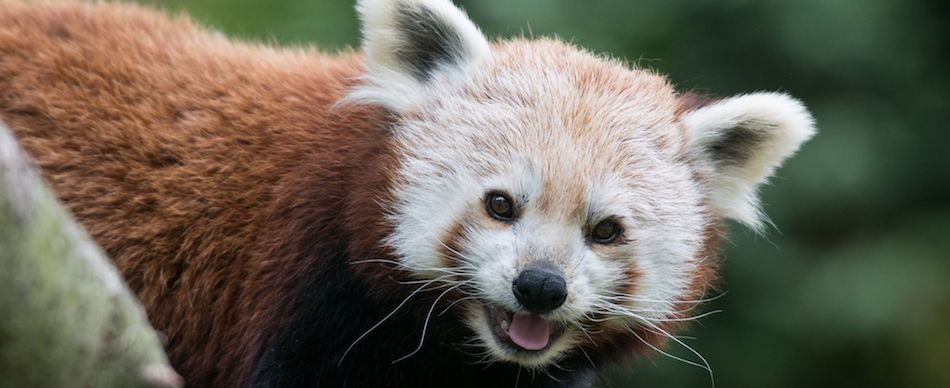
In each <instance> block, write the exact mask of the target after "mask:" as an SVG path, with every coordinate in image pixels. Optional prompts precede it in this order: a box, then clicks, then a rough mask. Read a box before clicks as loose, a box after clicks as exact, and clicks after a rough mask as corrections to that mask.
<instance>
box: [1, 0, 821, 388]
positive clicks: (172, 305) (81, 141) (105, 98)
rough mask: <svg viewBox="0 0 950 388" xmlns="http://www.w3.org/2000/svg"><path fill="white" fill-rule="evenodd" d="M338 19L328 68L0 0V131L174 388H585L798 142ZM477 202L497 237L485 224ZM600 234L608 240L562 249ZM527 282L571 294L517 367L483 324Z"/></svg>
mask: <svg viewBox="0 0 950 388" xmlns="http://www.w3.org/2000/svg"><path fill="white" fill-rule="evenodd" d="M359 7H360V9H359V10H360V13H361V16H362V19H363V34H364V47H363V52H361V53H357V52H352V53H342V54H339V55H328V54H324V53H320V52H317V51H313V50H304V49H285V48H273V47H268V46H264V45H257V44H248V43H238V42H232V41H229V40H228V39H226V38H223V37H221V36H220V35H218V34H215V33H212V32H210V31H208V30H206V29H204V28H202V27H200V26H196V25H195V24H194V23H192V22H191V21H189V20H187V19H186V18H183V17H178V18H169V17H167V16H165V15H162V14H160V13H158V12H155V11H151V10H147V9H143V8H140V7H138V6H130V5H115V4H106V3H92V4H90V3H83V4H80V3H72V2H65V3H63V2H59V3H47V2H32V3H24V2H20V1H11V0H0V120H2V121H3V122H5V123H6V124H7V125H8V126H9V127H10V128H11V129H13V130H14V132H15V134H16V136H17V137H18V139H19V141H20V142H21V144H22V145H23V147H24V148H26V149H27V150H28V152H29V153H30V154H31V155H32V156H33V157H34V158H35V160H36V163H37V164H38V165H39V166H40V167H41V169H42V172H43V175H44V177H45V178H46V179H47V180H48V182H49V183H50V184H51V186H52V187H53V189H54V190H55V192H56V193H57V194H58V196H59V198H60V199H61V200H62V201H63V202H64V203H65V204H66V205H67V206H68V207H69V209H70V210H71V211H72V212H73V213H74V214H75V215H76V217H77V218H78V220H79V221H80V222H81V223H82V224H83V225H84V226H85V227H86V228H87V229H88V230H89V232H90V233H91V234H92V235H93V236H94V238H95V239H96V241H97V242H98V243H99V244H100V245H102V246H103V248H104V249H105V250H106V251H107V252H108V253H109V255H110V256H111V257H112V258H113V259H114V261H115V263H116V265H117V266H118V268H119V269H120V270H121V272H122V274H123V275H124V276H125V279H126V281H127V282H128V283H129V285H130V286H131V288H132V289H133V290H134V291H135V292H136V293H137V295H138V297H139V299H140V300H141V301H142V303H143V304H144V305H145V306H146V308H147V312H148V316H149V318H150V320H151V322H152V323H153V324H154V326H155V327H156V328H157V329H159V330H160V331H161V332H162V333H164V335H165V336H166V337H167V344H168V345H167V350H168V353H169V357H170V359H171V360H172V362H173V364H174V365H175V367H176V368H177V369H178V370H179V372H181V373H182V374H183V376H184V377H185V378H186V381H187V383H188V385H189V386H196V387H202V386H221V387H236V386H261V387H277V386H280V387H290V386H293V387H298V386H299V387H313V386H325V387H369V386H388V387H397V386H406V387H420V386H453V387H464V386H471V387H485V386H496V385H504V386H523V387H528V386H585V385H588V384H590V382H591V381H592V379H593V378H594V377H595V376H596V374H597V372H599V371H600V370H602V368H603V367H604V366H605V365H608V364H609V363H610V362H613V361H618V360H623V359H626V358H627V357H629V356H631V355H633V354H636V353H638V352H642V351H644V350H647V351H648V350H650V349H651V348H654V347H659V346H663V344H664V343H665V341H667V340H670V339H671V338H666V337H669V334H668V333H669V332H671V330H674V329H675V328H676V327H677V326H678V325H679V324H680V323H681V321H684V320H689V318H690V317H691V316H692V315H695V313H696V311H695V310H693V309H692V308H693V307H694V305H695V304H696V303H697V301H699V300H701V299H702V298H703V296H704V295H705V294H706V291H707V289H708V288H709V287H710V285H711V284H712V281H713V279H714V272H715V263H716V257H715V256H716V249H717V247H718V241H719V239H720V238H721V237H722V234H723V228H722V220H723V219H724V218H733V219H736V220H739V221H741V222H744V223H746V224H749V225H751V226H753V227H756V226H757V225H759V224H760V221H759V220H760V217H761V216H760V214H759V210H758V206H757V198H756V195H755V192H756V188H757V187H758V185H760V184H761V183H762V182H764V181H765V179H766V178H768V176H769V175H771V173H772V172H773V170H774V169H775V168H777V167H778V165H779V164H780V163H781V162H782V160H784V159H785V158H786V157H787V156H789V155H790V154H791V153H793V152H794V151H795V150H796V149H797V148H798V146H799V145H800V144H801V143H802V142H804V141H805V140H807V139H808V138H809V137H810V136H811V135H812V133H813V128H812V124H811V118H810V116H809V115H808V113H807V112H806V111H805V110H804V108H803V107H802V106H801V104H800V103H799V102H797V101H795V100H793V99H791V98H789V97H787V96H784V95H778V94H769V93H762V94H754V95H746V96H740V97H735V98H730V99H723V100H710V99H701V98H698V97H696V96H692V95H683V94H679V93H677V92H675V91H674V90H673V88H672V87H671V86H670V85H669V83H668V82H667V81H666V79H665V78H663V77H662V76H659V75H656V74H652V73H649V72H645V71H642V70H638V69H628V68H626V67H625V66H623V65H622V64H619V63H617V62H615V61H611V60H607V59H603V58H601V57H598V56H595V55H591V54H589V53H586V52H584V51H581V50H578V49H576V48H574V47H571V46H569V45H566V44H564V43H561V42H557V41H553V40H541V41H527V40H515V41H506V42H494V43H490V42H488V41H487V40H486V39H485V38H484V37H483V36H482V35H481V33H480V32H479V31H478V29H477V28H475V27H474V25H472V24H471V22H470V21H468V19H467V18H466V17H465V15H464V14H463V13H462V12H461V11H459V10H458V9H456V8H454V6H452V5H451V4H450V3H448V2H447V1H444V0H366V1H362V2H360V5H359ZM498 190H502V191H505V190H507V192H509V193H510V197H511V198H512V199H513V201H514V202H516V203H517V204H519V206H521V207H519V209H523V210H519V213H518V217H519V218H518V219H517V223H515V222H514V221H512V222H508V223H505V222H498V220H497V219H492V218H491V217H489V216H487V215H486V214H485V207H484V206H483V205H482V204H481V202H480V201H481V200H482V198H483V196H484V195H485V193H486V192H489V193H493V192H497V191H498ZM602 219H606V220H613V221H611V222H615V223H617V224H620V227H621V229H620V232H618V233H619V237H617V238H618V240H617V243H616V244H613V245H610V244H600V243H591V241H590V240H589V239H588V238H587V237H585V236H587V234H586V233H590V230H591V229H592V228H594V227H595V226H597V225H602V224H597V223H596V222H594V221H597V220H602ZM591 220H593V221H591ZM591 222H594V223H591ZM525 230H531V231H537V232H536V233H528V232H525ZM575 241H576V242H575ZM585 241H586V242H585ZM512 252H517V253H512ZM538 260H543V261H544V262H545V263H547V264H546V265H550V266H552V267H553V268H555V269H556V270H557V271H559V273H560V274H561V275H559V276H562V277H563V278H564V279H565V282H566V287H567V288H566V292H567V296H566V300H565V301H564V304H563V306H561V307H559V308H558V309H556V310H554V311H551V312H545V313H544V314H540V313H538V314H535V313H530V314H533V315H530V316H531V317H534V318H531V319H534V321H531V322H541V323H542V324H543V325H551V326H550V327H552V329H551V330H553V331H552V333H555V334H551V337H550V343H548V342H547V341H548V340H547V339H544V341H545V343H546V344H547V346H546V347H545V348H544V349H542V350H539V351H533V352H532V351H526V350H525V349H519V348H518V347H517V346H516V345H512V343H511V342H510V340H509V339H508V338H507V337H506V334H505V332H499V331H498V326H497V324H498V323H499V322H501V321H504V322H503V324H504V325H503V326H502V327H504V328H505V330H507V325H508V324H509V322H508V320H512V319H519V318H517V317H518V315H519V314H522V313H523V314H528V313H527V312H523V311H522V307H519V306H520V305H519V299H517V298H516V297H515V296H511V295H510V292H511V289H512V286H511V284H512V281H513V278H514V277H517V275H518V273H519V272H520V271H522V270H524V269H525V268H527V267H528V266H529V265H531V263H534V262H536V261H538ZM638 303H639V304H638ZM495 311H504V313H501V314H502V318H497V317H495V318H493V315H492V314H495V313H493V312H495ZM504 314H507V318H504V317H505V315H504ZM524 316H528V315H524ZM493 319H494V321H493ZM506 319H507V320H506ZM524 319H528V318H524ZM492 322H494V323H492ZM512 322H513V321H512ZM512 324H513V323H512ZM545 327H546V328H547V327H548V326H545ZM515 339H517V338H515ZM672 340H675V339H672ZM516 342H517V341H516Z"/></svg>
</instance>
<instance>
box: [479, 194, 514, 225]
mask: <svg viewBox="0 0 950 388" xmlns="http://www.w3.org/2000/svg"><path fill="white" fill-rule="evenodd" d="M485 209H486V210H488V214H489V215H491V216H492V217H494V218H495V219H498V220H502V221H511V220H512V219H513V218H514V216H515V207H514V205H513V204H512V203H511V198H508V196H507V195H505V194H504V193H499V192H497V191H493V192H490V193H488V195H486V196H485Z"/></svg>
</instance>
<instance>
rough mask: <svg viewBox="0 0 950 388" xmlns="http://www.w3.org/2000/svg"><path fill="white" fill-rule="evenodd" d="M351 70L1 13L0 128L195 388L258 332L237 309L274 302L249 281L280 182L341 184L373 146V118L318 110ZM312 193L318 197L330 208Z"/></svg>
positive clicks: (39, 9) (214, 40) (86, 13)
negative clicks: (299, 174)
mask: <svg viewBox="0 0 950 388" xmlns="http://www.w3.org/2000/svg"><path fill="white" fill-rule="evenodd" d="M360 71H361V69H360V65H359V63H358V58H357V57H356V56H355V55H344V56H342V57H331V56H326V55H322V54H319V53H317V52H315V51H312V50H277V49H272V48H269V47H265V46H258V45H248V44H236V43H231V42H229V41H227V40H225V39H224V38H221V37H218V36H215V34H213V33H211V32H209V31H207V30H205V29H203V28H200V27H198V26H196V25H194V24H193V23H191V22H190V21H188V20H185V19H183V18H177V19H175V20H170V19H169V18H167V17H165V16H163V15H159V14H157V13H156V12H154V11H149V10H146V9H142V8H139V7H136V6H127V5H126V6H116V5H105V4H95V5H92V4H72V3H66V4H63V3H55V4H31V5H26V4H21V3H19V2H9V1H6V2H3V3H2V4H0V119H2V120H3V121H4V122H6V123H7V124H8V125H9V126H10V128H12V129H13V130H14V132H15V134H16V136H17V137H18V138H19V141H20V142H21V143H22V145H23V146H24V147H25V148H26V149H27V150H28V152H29V153H30V154H31V155H32V156H33V158H34V159H35V161H36V163H37V164H38V165H39V166H40V167H41V169H42V172H43V175H44V177H45V178H46V179H47V180H48V181H49V183H50V184H51V185H52V187H53V188H54V190H55V192H56V193H57V194H58V196H59V198H60V199H61V200H62V201H63V202H64V203H65V204H66V205H67V206H68V207H69V209H70V210H72V212H73V213H74V214H75V215H76V217H77V218H78V219H79V220H80V222H81V223H82V224H83V225H84V226H85V227H86V228H87V229H88V230H89V232H90V233H91V234H92V235H93V236H94V237H95V239H96V240H97V241H98V242H99V244H101V245H102V246H103V247H104V248H105V250H106V251H107V252H108V253H109V255H110V256H111V257H112V258H113V259H114V260H115V262H116V264H117V266H118V267H119V268H120V270H121V272H122V273H123V275H124V276H125V279H126V280H127V282H128V283H129V285H130V286H131V287H132V289H133V290H135V291H136V293H137V294H138V297H139V298H140V300H141V301H142V302H143V304H144V305H145V306H147V308H148V314H149V317H150V319H151V321H152V322H153V324H154V325H155V326H156V327H157V328H158V329H159V330H161V331H162V332H163V333H164V334H165V335H166V336H167V337H168V343H169V349H168V351H169V356H170V358H171V359H172V361H173V363H174V364H176V367H177V368H178V369H179V370H180V371H181V372H183V373H184V374H185V375H186V377H187V378H188V381H189V384H192V385H194V386H205V385H208V384H209V383H210V382H211V381H212V379H214V378H216V376H215V372H214V371H215V370H230V369H232V368H234V367H235V365H234V364H231V365H228V364H227V362H232V363H236V362H238V361H239V360H237V359H232V358H228V359H223V360H222V358H223V357H224V354H225V353H227V349H222V348H221V347H222V346H223V344H226V343H229V342H230V341H229V340H228V338H229V337H230V338H233V337H234V336H235V335H236V334H235V333H238V332H240V331H241V330H242V329H241V328H240V327H243V326H242V325H250V324H253V323H250V322H252V321H255V319H257V318H255V317H253V316H250V315H251V314H250V311H256V310H253V308H254V307H255V302H249V300H260V299H262V298H256V299H249V297H248V294H249V293H260V292H278V291H273V290H272V291H266V290H265V291H261V290H260V289H255V288H254V287H259V286H260V284H253V282H254V281H255V280H254V279H255V276H256V275H255V274H256V273H257V272H258V271H259V267H260V266H262V265H265V264H268V263H267V262H266V260H265V259H266V258H262V257H261V256H260V255H261V252H262V251H263V250H265V249H264V248H261V247H260V245H259V239H260V237H261V236H262V235H263V234H265V232H267V231H266V230H265V229H266V228H267V225H268V222H269V221H270V219H271V218H273V217H274V215H275V214H279V213H280V209H275V208H274V207H275V206H276V205H275V202H274V197H275V192H277V191H279V187H280V186H281V185H282V184H283V182H282V179H285V178H286V177H287V176H288V174H289V172H290V171H293V170H295V169H301V168H305V169H307V170H308V173H309V174H310V175H312V176H313V177H315V179H323V180H335V179H340V178H339V176H338V174H335V173H334V172H332V170H333V169H338V168H339V166H341V165H345V164H346V163H349V162H348V161H347V158H348V157H349V156H348V155H353V154H358V152H356V151H354V149H358V148H359V147H361V144H362V143H364V142H365V139H366V136H370V134H371V133H372V130H373V125H372V124H371V123H370V121H369V120H370V119H371V118H372V117H373V115H374V114H373V113H371V112H370V113H367V112H359V111H354V110H353V108H346V109H343V108H339V109H331V106H332V105H333V104H334V103H335V102H336V101H337V100H338V99H339V98H340V97H341V96H343V94H344V93H345V91H346V89H347V88H348V86H349V84H350V83H351V82H353V81H352V79H353V78H355V77H356V76H357V75H358V74H359V72H360ZM301 166H305V167H301ZM325 183H326V184H325V185H323V186H324V188H325V189H324V191H322V192H320V193H318V194H317V195H324V196H327V197H336V196H338V195H342V194H334V192H333V190H343V187H344V186H345V185H343V184H340V182H329V181H327V182H325ZM270 264H272V263H270ZM279 289H280V288H279V287H274V290H279ZM263 299H264V300H266V299H267V298H263ZM249 309H251V310H249ZM258 320H259V319H258ZM219 381H224V380H219Z"/></svg>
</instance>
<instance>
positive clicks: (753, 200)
mask: <svg viewBox="0 0 950 388" xmlns="http://www.w3.org/2000/svg"><path fill="white" fill-rule="evenodd" d="M683 122H684V123H685V125H686V127H687V128H688V130H689V133H690V137H691V145H690V152H691V154H692V157H693V158H694V159H697V160H700V161H701V162H703V163H704V164H706V165H708V166H709V167H710V168H711V169H712V176H711V177H710V178H711V181H710V187H709V190H710V192H709V197H708V198H709V201H710V203H711V205H712V206H713V207H714V208H715V209H716V210H717V211H718V212H719V213H720V215H721V216H723V217H728V218H732V219H735V220H737V221H739V222H742V223H744V224H746V225H748V226H749V227H751V228H753V229H755V230H757V231H758V230H761V228H762V212H761V210H759V199H758V187H759V186H760V185H761V184H762V183H765V182H766V181H767V180H768V178H769V177H770V176H771V175H772V174H773V173H774V172H775V169H776V168H778V167H779V166H780V165H781V164H782V162H783V161H784V160H785V159H786V158H787V157H789V156H791V155H792V154H794V153H795V151H797V150H798V148H799V147H800V146H801V145H802V143H804V142H805V141H807V140H808V139H810V138H811V137H812V136H813V135H814V134H815V126H814V120H813V119H812V116H811V114H810V113H808V110H807V109H806V108H805V106H804V105H803V104H802V103H801V101H798V100H796V99H794V98H792V97H790V96H788V95H786V94H781V93H754V94H747V95H742V96H737V97H732V98H727V99H724V100H720V101H716V102H714V103H712V104H710V105H707V106H704V107H702V108H699V109H696V110H694V111H691V112H688V113H687V114H686V115H685V116H684V118H683Z"/></svg>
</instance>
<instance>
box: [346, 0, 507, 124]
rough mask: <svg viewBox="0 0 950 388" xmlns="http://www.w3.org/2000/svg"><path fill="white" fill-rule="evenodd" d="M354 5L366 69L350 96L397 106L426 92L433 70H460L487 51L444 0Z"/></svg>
mask: <svg viewBox="0 0 950 388" xmlns="http://www.w3.org/2000/svg"><path fill="white" fill-rule="evenodd" d="M356 8H357V11H358V12H359V14H360V19H361V22H362V33H363V51H364V52H365V55H366V63H365V65H366V71H367V74H366V77H365V79H364V84H363V85H361V86H360V87H358V88H356V89H355V90H353V91H352V92H351V93H350V95H349V97H348V98H349V99H350V100H358V101H362V102H368V103H374V104H379V105H382V106H384V107H387V108H389V109H391V110H394V111H403V110H406V109H408V108H410V107H412V106H414V105H416V104H417V103H418V102H420V101H421V100H422V99H424V98H425V97H426V93H425V92H426V89H427V88H430V87H433V85H431V84H432V83H437V82H439V81H438V80H435V78H436V75H441V74H443V73H448V72H456V73H458V74H459V75H464V74H465V71H466V70H468V69H469V67H470V66H472V65H474V64H476V63H477V62H479V61H480V60H481V59H482V58H484V57H487V56H488V55H489V47H488V41H487V39H485V37H484V35H482V33H481V32H480V31H479V30H478V28H477V27H475V25H474V24H473V23H472V22H471V20H469V19H468V17H467V16H466V15H465V13H464V12H462V10H460V9H459V8H457V7H455V6H454V5H453V4H452V3H451V2H450V1H449V0H360V1H359V2H358V4H357V6H356ZM444 78H445V77H440V79H444Z"/></svg>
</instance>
